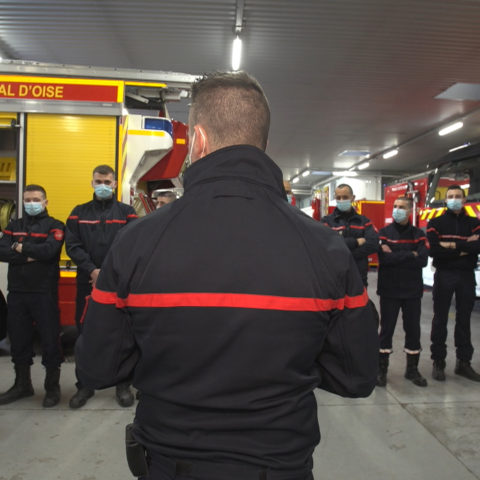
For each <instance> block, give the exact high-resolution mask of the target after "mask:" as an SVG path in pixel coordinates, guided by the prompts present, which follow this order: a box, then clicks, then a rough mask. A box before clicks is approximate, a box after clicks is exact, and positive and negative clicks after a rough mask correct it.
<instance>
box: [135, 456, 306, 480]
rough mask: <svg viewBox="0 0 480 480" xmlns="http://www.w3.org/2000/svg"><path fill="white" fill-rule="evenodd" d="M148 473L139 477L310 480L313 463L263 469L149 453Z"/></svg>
mask: <svg viewBox="0 0 480 480" xmlns="http://www.w3.org/2000/svg"><path fill="white" fill-rule="evenodd" d="M148 463H149V467H148V475H147V476H146V477H141V478H142V480H227V479H228V480H313V475H312V472H311V470H312V465H309V466H308V467H306V468H305V469H304V470H302V471H299V470H297V471H281V470H269V469H262V468H261V467H255V466H247V465H232V464H227V463H214V462H206V461H197V460H192V461H191V462H190V461H175V460H171V459H167V458H166V457H163V456H159V455H155V456H154V457H153V458H152V457H151V456H150V455H149V460H148Z"/></svg>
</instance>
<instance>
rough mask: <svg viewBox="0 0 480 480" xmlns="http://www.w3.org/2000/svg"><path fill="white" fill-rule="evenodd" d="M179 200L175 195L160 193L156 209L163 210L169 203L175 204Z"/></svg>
mask: <svg viewBox="0 0 480 480" xmlns="http://www.w3.org/2000/svg"><path fill="white" fill-rule="evenodd" d="M176 199H177V196H176V195H175V193H173V192H170V191H167V192H160V193H158V195H157V196H156V200H155V201H156V206H155V208H156V209H159V208H162V207H164V206H165V205H168V204H169V203H172V202H174V201H175V200H176Z"/></svg>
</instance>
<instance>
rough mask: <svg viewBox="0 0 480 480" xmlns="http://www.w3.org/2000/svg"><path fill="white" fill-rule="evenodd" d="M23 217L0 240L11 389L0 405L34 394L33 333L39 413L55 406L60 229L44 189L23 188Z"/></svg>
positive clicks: (57, 398)
mask: <svg viewBox="0 0 480 480" xmlns="http://www.w3.org/2000/svg"><path fill="white" fill-rule="evenodd" d="M23 202H24V204H23V205H24V215H23V217H22V218H19V219H17V220H12V221H11V222H10V223H9V224H8V226H7V227H6V228H5V230H4V231H3V236H2V238H1V239H0V260H1V261H3V262H8V296H7V303H8V320H7V325H8V335H9V338H10V344H11V347H10V350H11V355H12V362H13V364H14V367H15V383H14V385H13V387H12V388H10V389H9V390H8V391H7V392H5V393H3V394H2V395H0V405H5V404H7V403H11V402H14V401H15V400H18V399H20V398H23V397H29V396H32V395H33V394H34V391H33V387H32V380H31V376H30V366H31V365H32V363H33V357H34V351H33V340H34V332H35V329H36V330H37V331H38V333H39V335H40V340H41V345H42V364H43V365H44V366H45V369H46V376H45V382H44V387H45V391H46V394H45V397H44V399H43V406H44V407H53V406H55V405H57V404H58V402H59V401H60V384H59V380H60V365H61V364H62V362H63V353H62V349H61V345H60V317H59V310H58V276H59V266H58V261H59V259H60V251H61V249H62V244H63V238H64V229H65V226H64V224H63V223H62V222H60V221H59V220H56V219H55V218H53V217H51V216H50V215H49V214H48V212H47V210H46V206H47V204H48V200H47V194H46V192H45V189H44V188H43V187H41V186H40V185H27V186H26V187H25V190H24V193H23Z"/></svg>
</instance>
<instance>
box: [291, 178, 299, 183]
mask: <svg viewBox="0 0 480 480" xmlns="http://www.w3.org/2000/svg"><path fill="white" fill-rule="evenodd" d="M299 181H300V178H299V177H295V178H294V179H293V180H292V183H298V182H299Z"/></svg>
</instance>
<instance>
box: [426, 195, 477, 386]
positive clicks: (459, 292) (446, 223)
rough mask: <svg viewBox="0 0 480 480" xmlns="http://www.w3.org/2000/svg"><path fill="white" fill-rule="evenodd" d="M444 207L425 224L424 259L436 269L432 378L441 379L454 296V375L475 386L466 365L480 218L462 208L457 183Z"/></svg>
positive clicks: (472, 373)
mask: <svg viewBox="0 0 480 480" xmlns="http://www.w3.org/2000/svg"><path fill="white" fill-rule="evenodd" d="M445 200H446V205H447V209H446V211H445V212H444V213H443V215H440V216H439V217H437V218H433V219H432V220H430V222H429V223H428V226H427V237H428V241H429V243H430V256H431V257H433V266H434V267H435V268H436V270H435V276H434V280H433V292H432V296H433V320H432V331H431V336H430V339H431V342H432V343H431V347H430V350H431V354H432V360H433V370H432V377H433V378H434V379H435V380H438V381H440V382H443V381H445V365H446V362H445V359H446V357H447V345H446V340H447V323H448V313H449V310H450V304H451V301H452V297H453V294H454V293H455V309H456V315H455V335H454V338H455V347H456V357H457V362H456V365H455V373H456V374H457V375H461V376H462V377H465V378H468V379H469V380H473V381H475V382H480V374H478V373H477V372H476V371H475V370H474V369H473V368H472V366H471V364H470V362H471V360H472V356H473V345H472V340H471V333H470V316H471V314H472V310H473V306H474V303H475V268H476V266H477V261H478V254H479V253H480V240H479V235H480V220H479V219H478V218H477V217H470V216H469V215H467V213H466V212H465V209H464V208H463V207H464V205H465V201H466V198H465V192H464V191H463V189H462V188H461V187H460V186H459V185H450V186H449V187H448V188H447V192H446V195H445Z"/></svg>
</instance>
